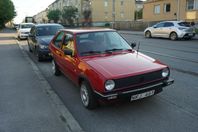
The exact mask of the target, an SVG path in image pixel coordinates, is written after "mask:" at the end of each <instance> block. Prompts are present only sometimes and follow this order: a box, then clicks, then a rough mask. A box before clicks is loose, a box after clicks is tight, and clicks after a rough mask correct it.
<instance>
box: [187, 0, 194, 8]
mask: <svg viewBox="0 0 198 132" xmlns="http://www.w3.org/2000/svg"><path fill="white" fill-rule="evenodd" d="M194 4H195V1H194V0H188V1H187V9H188V10H193V9H194Z"/></svg>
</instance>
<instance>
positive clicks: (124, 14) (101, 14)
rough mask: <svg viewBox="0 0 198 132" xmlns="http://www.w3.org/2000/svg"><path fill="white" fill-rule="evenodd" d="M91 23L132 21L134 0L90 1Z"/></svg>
mask: <svg viewBox="0 0 198 132" xmlns="http://www.w3.org/2000/svg"><path fill="white" fill-rule="evenodd" d="M90 1H91V11H92V21H93V22H100V21H108V22H112V21H133V20H134V12H135V0H90Z"/></svg>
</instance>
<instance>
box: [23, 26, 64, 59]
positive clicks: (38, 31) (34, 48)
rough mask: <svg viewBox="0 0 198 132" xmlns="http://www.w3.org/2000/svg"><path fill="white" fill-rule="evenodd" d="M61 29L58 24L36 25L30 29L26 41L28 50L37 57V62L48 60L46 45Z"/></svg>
mask: <svg viewBox="0 0 198 132" xmlns="http://www.w3.org/2000/svg"><path fill="white" fill-rule="evenodd" d="M63 28H64V27H63V26H62V25H60V24H37V25H35V26H33V27H32V28H31V30H30V34H29V36H28V40H27V41H28V48H29V51H30V52H33V53H34V54H35V55H36V56H37V58H38V61H42V60H43V59H45V58H50V54H49V53H50V52H49V49H48V45H49V43H50V41H51V40H52V38H53V36H54V35H55V34H56V33H57V32H58V31H59V30H60V29H63Z"/></svg>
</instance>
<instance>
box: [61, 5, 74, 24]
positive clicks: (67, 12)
mask: <svg viewBox="0 0 198 132" xmlns="http://www.w3.org/2000/svg"><path fill="white" fill-rule="evenodd" d="M77 13H78V9H77V8H76V7H73V6H67V7H65V8H64V9H63V12H62V17H63V18H64V19H65V20H67V22H68V23H69V25H73V24H74V19H75V18H76V17H77Z"/></svg>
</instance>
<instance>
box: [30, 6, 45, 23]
mask: <svg viewBox="0 0 198 132" xmlns="http://www.w3.org/2000/svg"><path fill="white" fill-rule="evenodd" d="M47 11H48V10H47V9H46V10H43V11H41V12H39V13H37V14H36V15H34V16H33V18H34V21H35V22H36V23H48V18H47Z"/></svg>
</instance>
